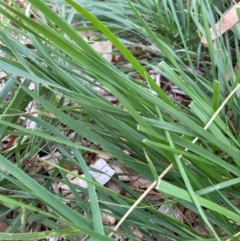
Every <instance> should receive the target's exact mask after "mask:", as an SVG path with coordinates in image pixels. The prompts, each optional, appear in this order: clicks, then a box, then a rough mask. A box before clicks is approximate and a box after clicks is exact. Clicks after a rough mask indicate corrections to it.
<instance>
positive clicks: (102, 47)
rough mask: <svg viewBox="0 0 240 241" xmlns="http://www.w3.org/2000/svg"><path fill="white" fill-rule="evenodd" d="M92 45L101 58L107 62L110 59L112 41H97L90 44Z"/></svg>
mask: <svg viewBox="0 0 240 241" xmlns="http://www.w3.org/2000/svg"><path fill="white" fill-rule="evenodd" d="M92 47H93V48H94V49H95V50H96V51H97V52H98V53H100V54H101V55H102V56H103V58H105V59H106V60H107V61H108V62H110V63H111V61H112V54H111V53H112V43H111V42H110V41H109V40H107V41H99V42H95V43H93V44H92Z"/></svg>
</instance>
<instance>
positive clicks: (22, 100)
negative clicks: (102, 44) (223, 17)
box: [0, 0, 240, 241]
mask: <svg viewBox="0 0 240 241" xmlns="http://www.w3.org/2000/svg"><path fill="white" fill-rule="evenodd" d="M4 2H5V1H1V6H0V14H2V21H1V22H2V23H1V28H0V41H1V42H0V43H1V44H0V49H1V51H2V52H3V53H4V57H1V58H0V68H1V69H2V70H3V71H4V72H5V73H6V74H7V77H6V84H5V85H4V87H3V88H2V91H1V92H0V100H1V106H0V110H1V119H0V123H1V126H0V135H1V138H2V139H3V138H4V137H6V136H7V135H10V136H11V137H17V142H16V143H15V144H13V145H10V146H8V148H3V149H2V151H1V156H0V165H1V167H2V170H1V180H0V183H1V193H2V194H1V195H0V202H1V206H2V209H1V210H0V215H1V219H0V220H1V222H3V223H4V224H5V225H6V229H5V230H4V232H2V233H0V239H1V240H44V239H45V240H50V239H49V238H50V237H62V236H64V237H65V240H84V239H86V240H89V241H90V240H114V238H116V237H117V235H120V237H124V238H129V240H179V241H180V240H188V241H190V240H209V241H210V240H238V238H239V232H240V228H239V223H240V215H239V186H240V185H239V182H240V178H239V176H240V170H239V166H240V162H239V146H240V145H239V93H240V92H239V91H240V90H239V85H238V80H239V75H240V72H239V71H238V70H237V71H235V69H234V67H235V65H237V66H238V65H239V47H238V39H239V36H238V35H239V33H238V32H239V31H238V28H239V26H238V25H236V26H235V27H234V28H233V29H232V31H231V32H230V31H229V32H228V33H226V34H225V35H223V36H221V37H219V38H218V39H217V41H216V49H217V50H218V51H216V50H215V49H214V45H213V43H212V42H211V39H210V38H209V27H213V26H214V24H215V23H216V21H217V20H218V19H219V18H220V14H221V13H223V12H224V11H226V10H227V9H228V8H229V7H230V5H228V4H229V3H227V4H224V1H207V0H203V1H201V3H199V2H198V1H189V0H188V1H177V0H176V1H173V0H170V1H165V0H162V1H153V0H152V1H141V0H137V1H130V2H128V1H120V2H119V1H115V0H111V1H109V2H108V3H105V2H102V1H85V0H81V1H78V3H76V2H75V1H72V0H66V1H60V0H58V1H50V0H48V1H44V2H43V1H40V0H38V1H36V0H28V1H26V5H25V6H24V5H23V6H20V5H18V4H17V3H16V2H15V3H14V2H13V5H12V6H10V4H6V3H4ZM52 9H55V10H56V13H54V12H53V11H52ZM86 31H91V33H93V34H94V39H93V41H100V40H105V39H108V40H110V41H111V42H112V44H113V45H114V54H115V55H119V56H120V58H121V61H120V62H119V63H116V64H112V63H109V62H108V61H107V60H106V59H104V58H103V57H102V56H101V55H100V54H99V53H97V52H96V51H95V50H94V49H93V48H92V47H91V46H90V45H89V44H88V43H87V42H85V40H84V39H83V38H82V37H81V36H80V35H79V32H86ZM202 35H204V36H206V38H207V40H208V48H204V47H203V46H202V44H201V42H200V37H201V36H202ZM26 42H29V43H30V46H32V47H28V46H26V45H25V43H26ZM146 52H148V53H150V54H149V56H148V57H144V58H143V59H142V58H141V57H142V56H144V55H145V53H146ZM127 64H128V65H127ZM126 66H127V67H126ZM149 70H154V71H156V72H157V73H158V74H160V75H161V79H162V81H163V80H164V81H167V82H168V83H171V85H172V86H177V88H178V90H181V91H182V92H183V93H184V95H183V96H184V98H188V99H191V103H190V104H189V105H184V104H182V103H181V102H179V101H177V100H176V98H171V97H170V96H169V95H168V94H167V93H166V92H165V91H164V88H163V87H164V86H163V85H161V86H159V85H158V84H157V83H156V82H155V80H154V79H153V78H152V76H151V75H150V74H149ZM226 73H227V74H228V77H226ZM136 76H138V78H136ZM20 77H21V80H22V81H20V80H19V78H20ZM164 81H163V82H164ZM31 83H34V87H33V89H32V90H31V89H29V86H30V84H31ZM96 87H98V88H100V89H101V90H104V91H105V92H107V93H109V94H111V95H112V96H115V97H116V99H117V100H118V102H119V104H118V105H115V104H113V103H111V102H110V101H108V100H106V99H105V98H104V97H103V96H102V95H101V94H100V93H99V92H97V91H96ZM9 93H11V98H10V100H9ZM173 97H174V96H173ZM29 103H31V104H32V105H33V107H32V108H33V109H32V110H30V113H26V112H25V109H26V107H27V106H29ZM23 117H24V118H23ZM27 121H30V122H31V123H34V127H33V128H28V127H27ZM69 133H72V135H73V137H72V138H68V134H69ZM85 139H87V140H88V141H89V142H90V145H88V146H86V145H84V144H83V140H85ZM96 146H99V147H100V148H98V149H96V148H95V147H96ZM56 152H60V153H61V158H60V159H61V160H59V159H58V162H56V159H57V158H56V157H55V159H54V156H55V154H56ZM87 153H95V154H96V155H100V154H105V155H107V156H108V158H109V160H108V162H109V163H110V164H115V165H119V166H120V167H122V168H124V170H128V171H129V173H128V175H130V176H131V175H133V176H138V177H143V178H144V179H147V180H149V181H150V182H151V183H152V186H151V187H150V188H149V190H146V191H145V192H144V191H142V193H141V192H140V191H139V190H137V189H132V188H131V186H129V185H130V184H129V185H128V184H126V183H124V182H122V181H120V180H119V179H118V175H115V176H113V177H112V180H114V181H115V182H116V183H118V186H119V187H121V188H122V189H123V190H124V192H126V193H128V195H123V194H122V193H117V192H115V191H113V190H112V189H111V188H109V187H107V186H103V185H100V184H99V183H98V182H96V180H94V179H93V178H92V176H91V174H90V168H89V165H87V163H86V158H85V154H87ZM46 154H50V155H52V157H53V158H52V159H54V160H55V162H53V163H50V162H46V161H45V160H44V158H43V157H44V156H45V155H46ZM34 159H37V161H35V162H34V165H33V166H35V169H34V171H32V172H31V171H30V168H29V167H30V166H31V165H30V164H29V165H26V163H30V161H32V160H34ZM64 163H68V165H72V166H74V167H75V168H76V169H77V170H79V172H78V174H76V173H74V172H72V170H71V169H69V168H66V166H65V165H64ZM46 165H50V166H51V168H52V172H47V171H46V170H45V169H43V168H42V166H46ZM133 170H134V172H133ZM81 173H83V174H84V175H85V178H83V177H81V176H80V174H81ZM67 174H72V175H74V176H76V177H78V178H83V179H84V180H86V181H87V182H88V188H87V189H84V188H81V187H79V186H78V185H75V184H73V183H71V182H70V181H69V179H68V178H67ZM39 180H41V182H40V181H39ZM58 182H61V183H64V184H66V185H68V187H69V189H70V191H71V194H72V195H73V196H72V198H69V197H67V196H66V195H62V193H55V192H54V191H53V185H54V184H55V183H58ZM154 188H156V189H154ZM151 189H153V190H154V192H155V195H161V200H160V201H158V202H157V203H156V204H153V203H151V202H150V201H148V199H147V198H145V197H148V195H149V191H150V190H151ZM163 205H166V206H167V207H168V209H169V212H170V214H169V215H166V214H165V213H163V212H160V211H159V210H158V208H159V207H160V206H163ZM176 207H178V209H179V210H182V216H183V218H185V221H182V222H181V220H179V219H178V218H177V217H176V214H174V210H175V208H176ZM186 210H189V211H191V213H192V214H195V215H196V218H195V220H194V222H192V223H189V222H188V220H186V217H185V214H184V212H185V211H186ZM103 213H107V214H108V215H110V216H113V217H115V218H116V220H117V222H118V224H117V223H115V225H116V226H115V228H114V226H112V225H106V224H104V223H103V222H102V216H101V214H103ZM126 213H127V215H126ZM124 215H125V216H124ZM123 217H124V218H123ZM31 224H33V227H34V229H33V232H32V231H31V228H30V227H31V226H30V225H31ZM38 225H39V226H40V228H39V229H37V228H36V227H37V226H38ZM119 226H120V227H119ZM133 227H134V228H135V229H137V230H138V231H139V232H140V233H141V235H139V236H138V235H137V234H136V233H135V232H134V229H133ZM114 235H115V236H114Z"/></svg>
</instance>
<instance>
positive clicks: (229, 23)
mask: <svg viewBox="0 0 240 241" xmlns="http://www.w3.org/2000/svg"><path fill="white" fill-rule="evenodd" d="M239 7H240V3H237V4H235V5H234V6H233V7H232V8H231V9H230V11H228V12H227V13H226V14H224V15H223V16H222V18H221V19H220V21H218V22H217V23H216V24H215V30H216V33H217V35H216V34H215V31H214V30H213V29H212V28H210V29H209V31H210V36H211V39H212V41H214V40H216V38H217V37H219V36H221V35H223V34H224V33H225V32H227V31H228V30H229V29H230V28H232V27H233V26H234V25H235V24H236V23H237V22H238V21H239V20H238V16H237V11H236V9H237V8H239ZM201 42H202V44H203V45H204V46H205V47H207V46H208V43H207V39H206V38H205V36H202V38H201Z"/></svg>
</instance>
